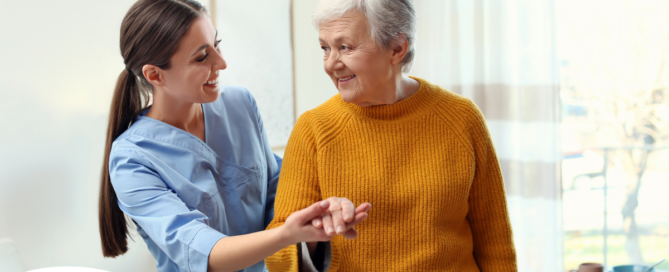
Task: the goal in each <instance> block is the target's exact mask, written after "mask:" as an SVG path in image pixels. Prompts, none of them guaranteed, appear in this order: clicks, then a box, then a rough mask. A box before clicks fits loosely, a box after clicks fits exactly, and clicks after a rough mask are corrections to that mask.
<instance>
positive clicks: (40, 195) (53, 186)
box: [0, 0, 669, 271]
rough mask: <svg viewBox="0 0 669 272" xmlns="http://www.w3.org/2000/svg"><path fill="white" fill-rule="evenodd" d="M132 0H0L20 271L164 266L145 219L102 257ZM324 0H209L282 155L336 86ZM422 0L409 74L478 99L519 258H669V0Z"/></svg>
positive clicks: (5, 194)
mask: <svg viewBox="0 0 669 272" xmlns="http://www.w3.org/2000/svg"><path fill="white" fill-rule="evenodd" d="M212 1H213V2H212ZM134 2H135V1H134V0H115V1H85V0H64V1H47V0H34V1H29V2H26V1H9V0H0V37H2V38H1V41H2V43H0V95H1V99H0V129H1V131H2V133H0V239H1V238H10V239H11V240H13V245H14V246H15V248H16V250H17V252H18V254H19V256H20V263H21V265H22V267H23V268H24V269H25V270H31V269H37V268H44V267H53V266H83V267H92V268H98V269H104V270H109V271H155V270H156V268H155V260H154V259H153V258H152V256H151V254H150V253H149V252H148V250H147V249H146V245H145V244H144V242H143V241H142V239H141V238H140V237H139V236H138V235H137V234H136V233H135V234H133V237H134V241H131V243H130V250H129V251H128V253H127V254H125V255H123V256H122V257H118V258H116V259H105V258H103V257H102V253H101V249H100V242H99V235H98V225H97V199H98V188H99V187H98V186H99V175H100V169H101V167H102V153H103V148H104V138H105V133H106V131H105V130H106V125H107V117H108V111H109V106H110V103H111V96H112V91H113V88H114V84H115V81H116V79H117V77H118V75H119V73H120V72H121V71H122V70H123V69H124V65H123V60H122V58H121V56H120V52H119V30H120V24H121V21H122V19H123V16H124V15H125V13H126V12H127V10H128V9H129V8H130V6H131V5H132V4H133V3H134ZM316 2H317V1H316V0H254V1H229V0H203V1H201V3H203V4H204V5H206V6H207V7H209V11H210V13H211V17H212V19H213V20H214V21H215V26H216V27H217V28H218V30H219V36H220V37H221V38H222V39H223V41H222V44H221V48H222V52H223V55H224V57H225V59H226V61H227V62H228V68H227V70H225V71H222V72H221V77H222V79H221V80H222V82H223V84H230V85H240V86H244V87H247V88H248V89H249V90H250V91H251V92H252V93H253V94H254V96H255V97H256V99H257V101H258V106H259V108H260V111H261V114H262V115H263V118H264V120H265V126H266V127H267V131H268V136H269V138H270V144H271V145H272V147H273V149H274V150H275V152H276V153H277V154H279V155H282V153H283V149H284V148H285V144H286V142H287V140H288V137H289V136H290V131H291V130H292V125H293V124H294V122H295V120H296V118H298V117H299V116H300V115H301V114H302V113H303V112H305V111H307V110H309V109H312V108H314V107H316V106H318V105H319V104H321V103H323V102H325V101H326V100H327V99H329V98H330V97H331V96H333V95H335V94H337V90H336V89H335V87H334V85H333V84H332V82H331V81H330V79H329V78H328V77H327V75H326V74H325V73H324V72H323V66H322V51H321V49H320V48H319V44H318V40H317V37H318V33H317V31H316V30H315V28H314V27H313V26H312V24H311V18H310V15H311V12H312V11H313V9H314V7H315V5H316ZM414 3H415V5H416V12H417V19H418V29H417V32H418V36H417V41H416V50H417V51H416V60H415V62H414V65H413V68H412V70H411V71H410V73H409V74H410V75H414V76H418V77H422V78H425V79H427V80H428V81H431V82H433V83H436V84H439V85H441V86H443V87H445V88H447V89H449V90H451V91H454V92H456V93H459V94H461V95H464V96H467V97H469V98H471V99H472V100H474V102H475V103H476V104H477V105H478V106H479V107H480V108H481V110H482V111H483V113H484V115H485V117H486V120H487V123H488V127H489V130H490V133H491V136H492V138H493V141H494V144H495V147H496V151H497V154H498V157H499V159H500V165H501V167H502V171H503V174H504V178H505V185H506V192H507V196H508V199H507V200H508V205H509V212H510V215H511V219H512V224H513V229H514V240H515V245H516V249H517V253H518V264H519V271H567V270H568V269H570V268H575V267H576V266H578V264H579V263H582V262H600V263H605V264H606V265H607V266H614V265H620V264H650V263H654V262H656V261H659V260H660V259H662V258H666V257H669V209H667V206H668V205H667V204H666V201H664V200H665V198H666V197H667V195H668V192H669V163H667V161H669V143H668V141H669V127H668V126H669V120H667V119H668V118H669V90H668V88H669V63H667V61H668V60H669V52H668V51H667V50H668V49H669V16H666V14H669V1H665V0H608V1H604V0H578V1H577V0H414ZM658 268H659V269H660V270H665V271H669V262H667V263H663V264H661V265H660V266H658Z"/></svg>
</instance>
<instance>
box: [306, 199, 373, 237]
mask: <svg viewBox="0 0 669 272" xmlns="http://www.w3.org/2000/svg"><path fill="white" fill-rule="evenodd" d="M326 201H327V202H330V206H329V208H328V212H327V213H325V214H323V216H322V217H320V218H314V219H313V220H312V221H311V223H312V225H313V226H314V227H317V228H323V230H325V232H326V233H327V234H328V235H334V234H339V235H343V236H344V237H346V238H347V239H355V238H356V237H358V232H357V231H356V230H355V229H354V228H353V227H354V226H355V225H357V224H358V223H360V222H362V220H364V219H365V218H366V217H367V211H368V210H369V209H370V208H371V207H372V205H371V204H369V203H367V202H365V203H363V204H361V205H360V206H358V207H357V208H354V207H355V206H354V205H353V202H351V201H350V200H348V199H347V198H343V197H330V198H328V199H327V200H326ZM353 223H354V224H353Z"/></svg>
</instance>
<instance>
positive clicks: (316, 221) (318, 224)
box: [311, 217, 323, 229]
mask: <svg viewBox="0 0 669 272" xmlns="http://www.w3.org/2000/svg"><path fill="white" fill-rule="evenodd" d="M311 225H313V226H314V228H317V229H319V228H322V227H323V220H322V219H321V218H320V217H315V218H314V219H311Z"/></svg>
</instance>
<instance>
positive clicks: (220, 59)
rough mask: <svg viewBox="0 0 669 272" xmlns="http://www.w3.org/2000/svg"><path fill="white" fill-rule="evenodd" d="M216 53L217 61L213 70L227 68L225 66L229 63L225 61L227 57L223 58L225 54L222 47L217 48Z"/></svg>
mask: <svg viewBox="0 0 669 272" xmlns="http://www.w3.org/2000/svg"><path fill="white" fill-rule="evenodd" d="M214 55H215V61H214V65H213V67H212V68H213V70H214V71H218V70H225V68H227V67H228V64H227V63H226V62H225V59H224V58H223V54H221V50H220V49H216V53H215V54H214Z"/></svg>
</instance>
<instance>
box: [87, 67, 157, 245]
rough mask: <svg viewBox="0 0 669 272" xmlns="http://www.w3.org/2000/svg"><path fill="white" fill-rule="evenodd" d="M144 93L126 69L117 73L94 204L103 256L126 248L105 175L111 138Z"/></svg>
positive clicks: (125, 225) (138, 105)
mask: <svg viewBox="0 0 669 272" xmlns="http://www.w3.org/2000/svg"><path fill="white" fill-rule="evenodd" d="M147 95H148V94H145V95H144V97H142V96H143V94H142V93H141V92H140V88H139V86H138V85H137V77H135V76H133V75H132V74H130V71H128V70H123V72H121V75H119V77H118V81H117V82H116V88H115V89H114V97H113V99H112V104H111V109H110V110H109V123H108V125H107V140H106V142H105V153H104V158H103V163H102V176H101V183H100V202H99V206H98V212H99V218H98V219H99V224H100V238H101V239H102V254H103V255H104V256H105V257H116V256H119V255H122V254H124V253H125V252H126V251H128V241H127V237H128V222H127V221H126V218H125V215H124V214H123V211H121V208H119V207H118V203H117V198H116V192H115V191H114V188H113V187H112V183H111V177H110V176H109V154H110V152H111V147H112V143H114V140H116V138H118V136H119V135H121V134H122V133H123V132H125V131H126V130H127V129H128V127H129V126H130V123H131V122H132V121H133V120H134V119H135V118H136V117H137V114H138V113H139V112H140V111H141V110H142V108H143V107H142V98H144V101H148V99H147V97H146V96H147Z"/></svg>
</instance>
